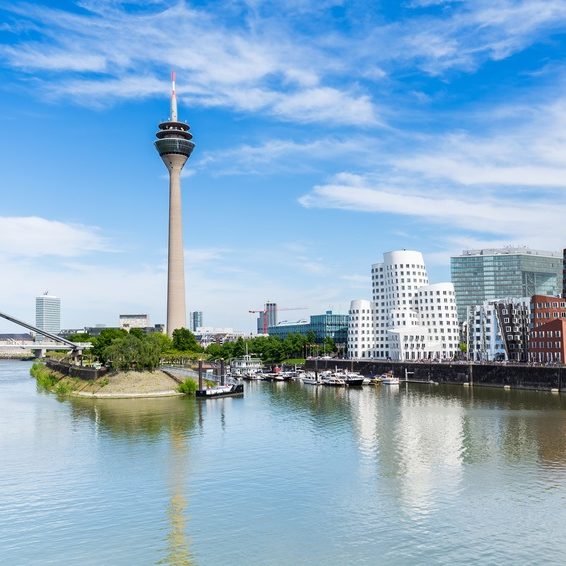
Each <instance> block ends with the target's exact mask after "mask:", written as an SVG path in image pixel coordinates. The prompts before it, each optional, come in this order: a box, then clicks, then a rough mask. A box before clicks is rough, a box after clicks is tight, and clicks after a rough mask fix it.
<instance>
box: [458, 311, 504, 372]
mask: <svg viewBox="0 0 566 566" xmlns="http://www.w3.org/2000/svg"><path fill="white" fill-rule="evenodd" d="M467 329H468V332H467V352H468V359H470V360H472V361H476V362H484V361H485V362H488V361H489V362H492V361H500V360H506V359H507V353H506V350H505V344H504V343H503V338H502V337H501V332H500V330H499V323H498V322H497V311H496V309H495V306H494V304H493V301H484V302H483V303H482V304H481V305H476V306H474V307H468V315H467Z"/></svg>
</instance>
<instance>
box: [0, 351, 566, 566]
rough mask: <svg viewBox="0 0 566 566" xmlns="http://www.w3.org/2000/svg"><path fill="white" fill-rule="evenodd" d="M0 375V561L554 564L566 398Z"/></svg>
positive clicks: (561, 513) (459, 390)
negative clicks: (68, 390) (109, 394)
mask: <svg viewBox="0 0 566 566" xmlns="http://www.w3.org/2000/svg"><path fill="white" fill-rule="evenodd" d="M28 371H29V364H28V363H23V362H6V361H4V362H0V563H2V564H10V565H12V564H22V565H24V564H25V565H29V564H57V565H61V564H85V565H86V564H105V565H106V564H112V565H121V564H128V565H130V564H136V565H137V564H195V565H209V564H213V565H216V564H221V565H236V564H243V565H262V566H264V565H270V564H274V565H279V564H285V565H287V564H288V565H291V564H293V565H295V564H308V565H316V564H324V565H334V564H336V565H340V564H344V565H351V564H419V563H420V564H469V563H470V562H474V563H483V564H495V563H510V562H511V561H513V562H517V563H529V564H535V563H546V564H547V563H564V560H565V556H566V537H565V536H564V535H565V533H566V526H565V525H566V398H564V397H562V398H561V397H559V396H558V395H552V394H545V393H531V392H513V391H511V392H506V391H502V390H488V389H474V390H471V389H465V388H463V387H441V386H437V387H433V386H424V385H423V386H420V385H410V386H408V389H406V388H405V386H401V387H397V388H386V387H385V386H382V387H381V388H364V389H363V390H360V391H356V390H340V389H332V388H314V387H312V386H303V385H301V384H269V383H252V384H246V397H245V398H244V399H222V400H220V399H218V400H214V401H208V402H207V403H206V404H199V403H197V402H195V401H194V400H188V399H160V400H138V401H134V400H125V401H122V400H113V401H111V400H106V401H92V400H65V401H62V400H58V399H57V398H56V397H55V396H53V395H50V394H45V393H40V392H38V391H37V390H36V386H35V382H34V381H33V380H32V379H31V378H30V377H29V374H28Z"/></svg>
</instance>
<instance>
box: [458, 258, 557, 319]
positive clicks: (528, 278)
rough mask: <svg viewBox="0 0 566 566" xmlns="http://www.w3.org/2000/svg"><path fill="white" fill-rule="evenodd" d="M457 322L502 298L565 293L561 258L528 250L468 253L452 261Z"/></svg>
mask: <svg viewBox="0 0 566 566" xmlns="http://www.w3.org/2000/svg"><path fill="white" fill-rule="evenodd" d="M450 271H451V273H452V283H453V284H454V291H455V292H456V306H457V308H458V320H459V321H460V322H463V321H464V320H466V309H467V307H474V306H476V305H481V304H483V303H484V301H488V300H493V299H503V298H521V297H532V296H533V295H558V294H559V293H560V292H561V290H562V255H561V254H559V253H556V252H545V251H538V250H531V249H529V248H514V247H508V248H499V249H484V250H465V251H463V252H462V255H459V256H456V257H452V258H450Z"/></svg>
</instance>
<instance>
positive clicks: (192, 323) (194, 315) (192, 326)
mask: <svg viewBox="0 0 566 566" xmlns="http://www.w3.org/2000/svg"><path fill="white" fill-rule="evenodd" d="M202 325H203V324H202V311H193V312H191V313H189V330H191V331H192V332H196V330H197V328H200V327H201V326H202Z"/></svg>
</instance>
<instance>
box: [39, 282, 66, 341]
mask: <svg viewBox="0 0 566 566" xmlns="http://www.w3.org/2000/svg"><path fill="white" fill-rule="evenodd" d="M35 326H36V327H37V328H39V329H40V330H45V332H50V333H51V334H59V331H60V330H61V299H60V298H59V297H54V296H52V295H49V294H47V293H44V294H43V295H41V296H39V297H36V298H35ZM38 339H39V340H42V337H41V336H40V335H38Z"/></svg>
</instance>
